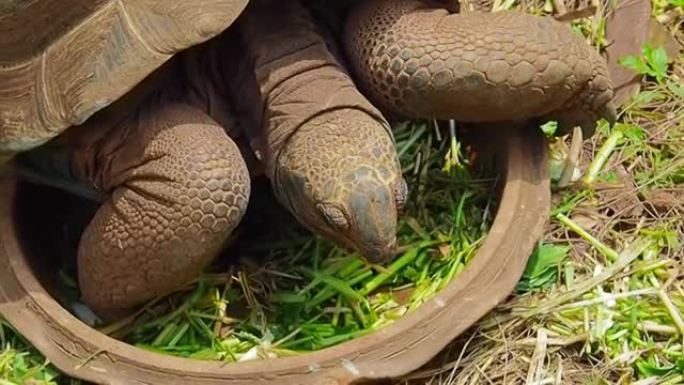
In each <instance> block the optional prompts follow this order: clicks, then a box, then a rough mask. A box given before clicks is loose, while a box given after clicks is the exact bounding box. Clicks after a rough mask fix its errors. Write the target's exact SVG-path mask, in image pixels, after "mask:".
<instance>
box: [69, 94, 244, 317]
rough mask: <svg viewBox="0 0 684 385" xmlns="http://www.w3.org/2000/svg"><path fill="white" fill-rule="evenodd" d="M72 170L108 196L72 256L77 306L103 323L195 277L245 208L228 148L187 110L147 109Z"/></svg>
mask: <svg viewBox="0 0 684 385" xmlns="http://www.w3.org/2000/svg"><path fill="white" fill-rule="evenodd" d="M84 147H85V148H84ZM72 164H73V168H74V170H75V173H76V174H78V175H79V176H80V177H81V179H82V180H86V181H88V182H89V183H92V185H93V186H95V187H96V189H98V190H101V193H105V197H106V198H105V200H104V203H103V204H102V206H101V207H100V208H99V210H98V211H97V213H96V215H95V217H94V218H93V219H92V221H91V222H90V224H89V225H88V227H87V228H86V230H85V232H84V234H83V236H82V238H81V242H80V246H79V252H78V265H79V281H80V287H81V292H82V295H83V299H84V302H85V303H86V304H88V305H89V306H90V307H91V308H92V309H93V310H94V311H95V312H96V313H98V315H100V316H104V317H105V318H111V316H113V315H114V314H118V313H121V312H122V311H126V310H128V309H130V308H131V307H133V306H136V305H139V304H142V303H144V302H145V301H148V300H150V299H153V298H154V297H156V296H161V295H165V294H168V293H169V292H171V291H173V290H174V289H176V288H178V287H180V286H182V285H183V284H185V283H187V282H188V281H190V280H192V279H193V278H195V277H197V275H199V274H200V272H201V271H202V269H204V268H205V267H206V266H207V265H208V264H209V263H210V262H211V261H212V260H213V258H214V257H215V256H216V255H217V254H218V253H219V252H220V250H221V248H222V247H223V246H224V244H225V243H226V241H227V239H228V237H229V236H230V234H231V232H232V231H233V230H234V228H235V227H236V226H237V224H238V223H239V222H240V220H241V219H242V216H243V214H244V212H245V210H246V207H247V202H248V199H249V193H250V180H249V173H248V170H247V167H246V165H245V162H244V160H243V159H242V157H241V155H240V152H239V150H238V148H237V146H236V145H235V143H234V142H233V141H232V140H231V139H230V138H229V137H228V136H227V134H226V131H225V130H224V128H223V127H221V126H219V125H218V124H217V123H216V122H214V121H213V120H212V119H211V118H210V117H209V116H207V115H206V114H205V113H204V112H202V111H200V110H198V109H196V108H194V107H191V106H188V105H184V104H174V103H164V102H163V101H153V102H151V103H149V104H148V105H146V106H145V107H143V108H140V109H139V112H138V113H136V114H135V115H133V116H131V117H129V118H127V119H126V120H125V121H123V123H121V124H119V125H117V126H115V127H114V128H112V129H111V130H108V131H107V132H106V133H105V134H104V135H103V137H102V138H99V139H97V140H94V141H92V140H91V143H89V144H87V145H86V146H81V148H79V151H74V160H73V163H72Z"/></svg>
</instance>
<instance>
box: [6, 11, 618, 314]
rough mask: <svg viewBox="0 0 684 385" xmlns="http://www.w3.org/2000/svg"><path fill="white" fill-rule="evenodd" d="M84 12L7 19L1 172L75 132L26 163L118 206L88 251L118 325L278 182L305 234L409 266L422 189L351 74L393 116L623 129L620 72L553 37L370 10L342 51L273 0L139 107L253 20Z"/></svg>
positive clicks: (529, 22) (96, 229)
mask: <svg viewBox="0 0 684 385" xmlns="http://www.w3.org/2000/svg"><path fill="white" fill-rule="evenodd" d="M72 3H73V4H71V3H70V4H66V5H65V4H60V5H62V7H60V8H59V9H60V10H62V9H68V12H63V13H61V11H60V13H59V15H60V18H61V19H59V20H64V22H62V23H54V20H48V17H49V16H51V14H52V13H55V12H54V9H53V8H50V7H49V5H46V4H50V3H41V5H38V3H29V4H28V5H22V4H24V3H19V2H16V3H13V4H14V5H12V6H11V7H10V9H9V11H7V10H4V11H3V12H4V18H5V19H8V20H9V23H3V27H2V28H7V31H3V32H6V33H3V34H2V36H3V39H6V40H5V41H2V40H0V44H2V45H0V47H2V48H5V47H7V48H8V49H7V50H4V51H3V52H8V53H6V54H4V56H5V57H0V60H3V61H4V62H5V63H10V65H6V66H5V67H3V68H2V69H0V80H1V81H2V83H1V84H3V85H4V84H7V85H9V87H4V86H3V89H2V90H0V98H1V99H0V122H1V124H2V126H0V153H5V154H9V153H12V152H16V151H26V150H30V149H32V148H34V147H37V146H40V145H42V144H43V143H45V142H46V141H48V140H50V139H52V138H54V137H56V136H57V135H59V134H60V133H62V132H63V131H65V130H66V128H69V127H71V128H70V129H69V130H68V131H66V132H64V134H63V135H60V136H59V137H58V138H56V139H53V140H51V141H50V143H48V144H45V145H42V146H41V147H39V148H38V149H36V150H32V151H30V152H29V153H26V154H25V156H23V157H21V158H22V159H21V160H22V161H23V164H25V165H28V166H30V168H31V169H32V170H33V171H35V172H36V173H34V174H33V175H34V176H37V177H38V178H39V179H42V181H44V182H48V183H53V184H56V185H59V186H62V187H65V186H66V187H67V188H72V189H74V190H78V191H86V192H88V193H93V192H95V194H96V195H97V196H98V197H99V198H100V199H101V200H102V206H101V207H100V209H99V211H98V212H97V214H96V215H95V217H94V218H93V220H92V222H91V223H90V224H89V226H88V227H87V229H86V231H85V233H84V234H83V236H82V239H81V245H80V248H79V279H80V282H81V290H82V292H83V296H84V300H85V301H86V303H88V304H89V305H90V306H91V307H92V308H93V309H95V310H96V311H97V312H98V313H100V314H101V315H113V314H116V313H118V312H119V311H121V310H125V309H127V308H129V307H131V306H134V305H137V304H140V303H141V302H144V301H145V300H148V299H150V298H152V297H154V296H158V295H162V294H164V293H167V292H168V291H170V290H172V289H174V288H175V287H177V286H178V285H179V284H181V283H183V282H185V281H187V280H189V279H191V278H193V277H194V276H196V275H197V274H199V272H200V270H201V269H202V268H204V267H205V266H206V265H207V264H208V263H209V262H210V261H211V260H212V259H213V258H214V257H215V256H216V255H217V254H218V252H219V250H220V249H221V248H222V247H223V246H224V244H225V242H226V241H227V239H228V237H229V235H230V234H231V232H232V231H233V229H234V228H235V226H236V225H237V224H238V222H239V221H240V219H241V217H242V214H243V213H244V210H245V207H246V205H247V202H248V199H249V193H250V185H249V179H250V176H249V172H250V171H252V172H255V171H258V168H259V165H263V166H264V168H265V171H266V174H267V176H269V178H270V179H271V181H272V184H273V187H274V191H275V194H276V196H278V198H279V200H280V201H281V202H282V203H283V204H284V205H285V206H286V207H287V208H288V209H290V211H291V212H292V213H293V214H294V215H295V216H296V217H297V218H298V219H299V220H300V221H301V222H302V223H303V224H304V225H305V226H307V227H309V228H311V229H312V230H314V231H316V232H318V233H320V234H323V235H325V236H327V237H328V238H330V239H332V240H334V241H336V242H337V243H339V244H341V245H343V246H347V247H350V248H353V249H356V250H359V251H360V252H361V253H362V254H364V255H365V256H366V257H367V258H368V259H370V260H373V261H381V260H385V259H386V258H387V257H388V256H390V255H391V254H392V250H393V248H394V245H395V234H394V231H395V228H396V221H397V215H398V213H399V212H400V211H401V206H402V204H403V200H404V199H405V196H406V186H405V183H404V182H403V180H402V178H401V175H400V171H399V170H400V167H399V165H398V161H397V156H396V153H395V151H394V149H393V146H392V135H391V132H390V130H389V125H388V123H387V121H386V120H385V118H384V117H383V115H382V114H381V113H380V112H379V111H378V110H377V109H376V108H375V107H374V106H373V105H371V103H369V102H368V100H367V99H366V98H365V97H364V96H363V95H362V94H361V93H359V92H358V91H357V90H356V88H355V86H354V83H353V82H352V80H351V78H350V77H349V75H348V74H347V72H346V71H345V69H344V65H343V63H346V62H348V63H349V67H350V68H351V71H352V73H354V75H355V78H356V79H357V80H358V82H359V84H360V86H361V89H362V90H363V91H364V92H366V93H367V94H368V96H369V97H370V99H371V101H372V102H373V103H376V104H377V105H378V106H379V107H381V108H382V111H383V112H385V113H393V114H398V115H404V116H408V117H420V118H439V119H459V120H465V121H475V122H490V121H506V120H523V119H548V118H557V119H559V121H560V122H561V128H562V130H563V129H567V127H568V126H569V125H574V124H576V123H578V124H581V125H582V127H583V128H584V129H585V130H586V131H588V132H591V131H592V130H593V127H594V125H595V121H596V120H597V119H598V118H599V117H606V118H608V119H613V115H614V109H613V108H612V105H611V104H610V99H611V97H612V87H611V85H610V79H608V77H607V75H606V69H605V62H604V61H603V60H602V59H601V58H600V57H599V56H598V54H596V53H595V52H593V51H591V49H590V47H589V46H588V45H586V44H585V43H584V42H582V41H581V40H579V38H578V37H576V36H573V32H572V31H571V30H570V29H569V28H568V27H566V26H563V25H561V24H560V23H558V22H556V21H554V20H550V19H545V18H537V17H532V16H526V15H525V16H523V14H519V13H514V12H513V13H501V14H498V15H497V14H463V15H450V14H449V13H448V11H446V10H445V9H443V8H442V7H440V6H437V5H435V4H431V5H427V3H425V2H420V1H418V0H402V1H389V0H369V1H363V2H361V4H359V5H357V6H355V7H354V9H353V10H352V11H351V14H350V16H349V17H347V18H346V19H345V20H344V21H343V22H344V23H345V29H344V36H342V41H343V47H344V50H337V48H336V42H335V41H333V39H331V38H330V36H329V35H327V34H326V33H325V32H323V29H322V28H321V26H320V25H317V24H316V23H315V20H314V19H312V18H311V17H310V15H308V12H307V11H306V10H305V8H304V7H302V6H301V4H298V3H299V1H297V0H291V1H285V2H280V1H269V0H263V1H262V0H257V1H252V2H251V4H250V6H248V7H247V11H245V12H244V15H243V17H242V18H241V20H240V21H239V22H238V24H237V25H235V26H234V27H235V28H230V29H229V31H227V33H224V34H221V36H218V37H216V38H214V39H212V41H210V42H208V43H207V44H204V45H202V46H198V47H195V48H193V49H190V50H187V51H185V52H183V53H182V54H181V55H176V56H177V57H176V58H174V60H171V61H169V62H168V63H167V64H166V65H164V66H163V68H162V70H161V71H157V72H158V74H159V77H158V78H155V77H154V76H151V77H148V78H147V79H146V82H147V84H145V83H143V84H141V85H140V86H139V87H138V88H136V90H133V92H128V93H127V91H129V90H131V89H132V88H133V86H135V85H136V84H137V83H139V82H140V81H142V79H143V78H145V77H146V76H147V75H149V74H150V73H152V71H154V70H155V69H157V68H158V67H159V66H161V65H162V64H163V63H164V62H165V61H167V60H168V59H169V58H170V57H171V55H173V54H175V53H177V52H179V51H181V50H183V49H185V48H188V47H189V46H191V45H195V44H198V43H201V42H203V41H205V40H208V39H209V38H211V37H214V36H216V35H218V34H219V33H220V32H222V31H223V30H224V29H226V28H227V27H228V26H229V24H231V22H232V21H234V20H235V19H236V18H237V15H238V14H239V13H240V11H241V10H242V9H243V8H244V7H245V3H246V1H243V2H235V1H224V2H221V1H213V2H208V1H202V2H199V1H198V2H192V1H191V2H189V3H188V2H186V3H184V4H182V5H179V4H176V3H173V4H171V3H164V2H161V1H157V2H153V1H145V2H131V3H130V4H129V3H128V2H125V1H101V2H98V3H96V4H91V3H87V2H85V1H76V0H74V1H72ZM68 5H71V7H68ZM36 15H37V16H39V17H36ZM283 15H287V17H284V16H283ZM29 21H30V22H29ZM41 22H42V23H43V24H38V25H34V24H33V23H41ZM48 22H50V23H51V24H50V27H51V28H53V29H54V30H53V29H49V28H48V29H46V31H49V32H46V33H45V34H38V35H37V38H35V37H34V38H32V39H28V38H27V34H28V33H29V32H28V31H27V30H28V29H30V30H34V29H36V28H37V27H41V28H42V27H45V26H47V25H48ZM497 25H503V26H505V28H504V27H497ZM7 26H9V27H7ZM19 26H27V27H30V28H27V29H26V30H25V29H23V28H20V27H19ZM238 27H239V28H238ZM17 31H26V32H24V35H22V34H21V33H20V32H17ZM189 31H191V33H190V32H189ZM5 36H8V37H9V38H7V37H5ZM25 40H28V41H29V42H30V43H31V44H27V45H25V46H22V47H24V48H23V49H22V48H20V44H19V41H25ZM560 43H562V44H564V45H559V44H560ZM339 51H344V52H345V53H346V55H345V54H342V53H340V52H339ZM583 55H585V56H586V57H582V56H583ZM124 94H126V95H125V96H124ZM119 98H121V99H120V100H118V101H117V102H116V103H113V102H114V101H116V100H117V99H119ZM112 103H113V104H112ZM110 104H111V105H110ZM105 107H107V108H105ZM103 108H104V110H102V111H100V112H99V113H97V114H96V115H95V116H92V117H91V115H93V114H94V113H95V112H96V111H98V110H100V109H103ZM235 112H237V114H236V116H237V119H233V118H232V116H233V115H234V113H235ZM235 122H238V124H235ZM253 155H254V156H253ZM74 185H76V186H77V187H76V188H74V187H73V186H74Z"/></svg>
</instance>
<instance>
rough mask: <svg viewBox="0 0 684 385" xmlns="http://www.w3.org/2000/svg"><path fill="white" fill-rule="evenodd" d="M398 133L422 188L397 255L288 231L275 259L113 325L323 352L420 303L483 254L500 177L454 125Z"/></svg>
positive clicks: (266, 348) (231, 356) (134, 334)
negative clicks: (371, 254) (369, 255)
mask: <svg viewBox="0 0 684 385" xmlns="http://www.w3.org/2000/svg"><path fill="white" fill-rule="evenodd" d="M444 136H446V137H444ZM395 138H396V141H397V149H398V151H399V153H400V158H401V162H402V166H403V172H404V175H405V177H406V181H407V183H408V184H409V189H410V197H409V201H408V206H407V209H406V212H405V215H404V216H403V218H402V220H401V221H400V225H399V241H400V245H401V253H400V254H399V255H398V256H397V257H396V258H395V259H394V260H393V261H392V262H391V263H389V264H387V265H385V266H372V265H369V264H367V263H366V262H364V261H362V260H361V259H360V258H358V256H356V255H353V254H350V253H349V252H346V251H344V250H341V249H338V248H336V247H333V246H332V245H330V244H329V243H328V242H326V241H324V240H322V239H320V238H316V237H312V236H300V237H293V238H288V239H287V241H286V242H283V241H282V239H281V240H280V241H279V242H274V243H272V244H262V245H259V246H260V247H261V248H262V249H268V250H269V252H270V254H271V255H272V256H273V258H270V259H268V260H267V261H266V262H264V263H263V264H258V266H256V267H253V268H249V267H248V266H239V267H233V268H231V269H229V271H227V272H224V273H220V274H205V275H203V276H202V277H201V278H200V279H198V280H197V281H196V282H195V283H193V284H192V285H190V286H189V287H187V288H186V289H185V290H183V291H181V292H178V293H176V294H174V295H172V296H169V297H167V298H164V299H160V300H157V301H155V302H154V303H152V304H150V305H148V306H146V307H145V308H144V309H143V310H141V311H140V312H138V313H137V314H136V315H133V316H131V317H129V318H128V319H126V320H122V321H120V322H117V323H115V324H111V325H108V326H105V327H104V328H102V329H101V331H103V332H104V333H107V334H110V335H112V336H115V337H116V338H119V339H122V340H124V341H126V342H129V343H131V344H134V345H136V346H138V347H141V348H144V349H149V350H152V351H155V352H159V353H165V354H173V355H178V356H182V357H188V358H196V359H204V360H222V361H227V362H237V361H246V360H251V359H264V358H274V357H283V356H288V355H296V354H301V353H306V352H311V351H316V350H319V349H323V348H326V347H329V346H333V345H336V344H339V343H342V342H344V341H348V340H351V339H353V338H356V337H359V336H362V335H365V334H368V333H371V332H373V331H376V330H378V329H379V328H382V327H384V326H386V325H388V324H390V323H392V322H393V321H395V320H397V319H398V318H400V317H401V316H403V315H404V314H406V313H407V312H411V311H413V310H414V309H416V308H417V307H418V306H420V304H421V303H423V302H425V301H426V300H428V299H430V298H431V297H432V296H433V295H434V294H435V293H437V292H438V291H439V290H441V289H443V288H444V287H445V286H446V285H447V284H448V283H449V282H451V280H452V279H454V277H456V276H457V275H458V274H459V273H460V272H461V271H462V270H463V269H464V268H465V266H466V265H467V264H468V262H469V261H470V260H471V258H472V257H473V256H474V255H475V253H476V251H477V250H478V247H479V246H480V244H481V243H482V241H483V240H484V238H485V236H486V234H487V231H488V229H489V225H490V223H491V219H492V218H491V216H492V212H493V211H494V210H493V208H491V206H492V205H493V204H494V203H495V202H493V201H492V197H493V196H494V195H493V193H492V192H493V188H494V184H495V183H494V182H495V181H494V179H492V178H491V177H490V178H484V177H479V178H478V177H477V176H476V175H473V173H474V171H472V169H471V168H470V167H469V166H468V164H467V163H468V162H467V161H465V160H464V159H463V157H462V151H461V148H460V147H461V145H460V143H459V142H458V141H457V140H456V138H455V134H454V129H453V127H452V128H451V131H450V132H448V133H446V134H444V135H443V134H442V133H441V132H440V131H439V130H438V129H437V128H436V126H434V125H433V124H430V123H421V122H415V123H407V124H402V125H400V126H398V127H396V128H395Z"/></svg>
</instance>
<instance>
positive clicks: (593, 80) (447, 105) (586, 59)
mask: <svg viewBox="0 0 684 385" xmlns="http://www.w3.org/2000/svg"><path fill="white" fill-rule="evenodd" d="M343 41H344V47H345V52H346V53H347V54H348V58H349V61H350V66H351V68H352V72H353V74H354V76H355V78H356V79H357V81H358V82H359V86H360V88H361V90H362V91H363V92H364V93H365V94H366V95H367V96H368V97H369V99H370V100H371V101H372V102H373V103H374V104H376V105H377V106H378V107H380V108H382V109H383V111H386V112H392V113H395V114H399V115H402V116H408V117H410V118H436V119H455V120H458V121H464V122H493V121H513V120H525V119H533V118H539V119H553V120H558V122H559V130H558V133H559V134H564V133H567V132H568V131H570V130H571V129H572V128H573V127H574V126H576V125H579V126H581V127H582V130H583V132H584V135H585V137H588V136H591V135H592V134H593V132H594V131H595V127H596V121H597V120H598V119H600V118H606V119H607V120H608V121H611V122H612V121H614V120H615V115H616V113H615V106H614V105H613V103H612V102H611V99H612V97H613V86H612V83H611V79H610V76H609V74H608V70H607V65H606V62H605V60H604V59H603V58H602V57H601V56H600V55H599V54H598V53H597V52H596V51H595V49H594V48H593V47H591V46H590V45H588V44H587V43H586V42H584V41H583V40H582V39H581V38H580V37H579V36H577V35H576V34H575V33H574V32H573V31H572V30H571V29H570V27H569V26H568V25H566V24H562V23H560V22H558V21H556V20H554V19H552V18H550V17H537V16H532V15H529V14H527V13H524V12H515V11H504V12H494V13H479V12H468V13H463V14H451V13H449V11H447V10H446V9H444V8H443V7H440V6H436V5H434V3H429V2H426V1H420V0H367V1H362V2H361V3H360V5H358V6H356V7H354V8H353V10H352V11H351V13H350V15H349V16H348V18H347V20H346V21H345V26H344V33H343Z"/></svg>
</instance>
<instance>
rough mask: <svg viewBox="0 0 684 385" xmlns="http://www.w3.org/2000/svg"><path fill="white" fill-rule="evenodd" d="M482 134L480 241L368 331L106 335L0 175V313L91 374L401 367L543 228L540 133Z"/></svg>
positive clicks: (441, 337) (453, 323) (502, 291)
mask: <svg viewBox="0 0 684 385" xmlns="http://www.w3.org/2000/svg"><path fill="white" fill-rule="evenodd" d="M492 137H493V138H494V139H489V138H492ZM489 138H488V139H487V141H489V142H490V144H495V145H496V147H495V148H497V149H498V150H497V152H496V154H497V156H496V158H497V164H498V165H499V166H500V169H501V186H500V187H501V188H500V194H499V204H498V210H497V213H496V216H495V219H494V222H493V224H492V227H491V230H490V232H489V234H488V235H487V238H486V240H485V242H484V244H483V245H482V246H481V248H480V249H479V251H478V252H477V255H476V256H475V257H474V259H473V260H472V261H471V263H470V264H469V265H468V266H467V267H466V269H465V270H464V271H463V272H461V274H460V275H459V276H458V277H456V278H455V279H454V281H453V282H452V283H451V284H449V285H448V286H447V287H446V288H445V289H444V290H442V291H441V292H440V293H438V294H437V295H436V296H435V297H433V298H432V299H431V300H429V301H427V302H426V303H424V304H423V305H422V306H421V307H420V308H418V309H417V310H415V311H414V312H412V313H410V314H408V315H406V316H404V317H402V318H401V319H400V320H397V321H396V322H394V323H393V324H391V325H390V326H387V327H385V328H383V329H381V330H379V331H377V332H375V333H373V334H370V335H367V336H364V337H360V338H358V339H355V340H352V341H349V342H346V343H343V344H340V345H337V346H334V347H330V348H327V349H324V350H321V351H318V352H316V353H311V354H306V355H301V356H295V357H287V358H279V359H271V360H268V361H251V362H244V363H231V364H226V363H221V362H213V361H199V360H191V359H184V358H178V357H173V356H167V355H161V354H156V353H152V352H149V351H145V350H142V349H139V348H135V347H133V346H131V345H128V344H126V343H124V342H121V341H118V340H115V339H112V338H110V337H108V336H106V335H104V334H101V333H99V332H97V331H96V330H94V329H92V328H90V327H89V326H87V325H86V324H84V323H82V322H81V321H80V320H78V319H77V318H76V317H74V316H73V315H72V314H71V313H69V312H68V311H67V310H66V309H64V308H63V307H62V306H61V305H60V304H59V303H58V302H57V301H56V300H55V299H54V298H53V297H52V296H51V295H50V294H49V291H47V290H46V287H47V286H46V284H45V283H44V282H43V281H41V280H40V279H39V278H38V276H39V274H36V273H35V272H34V270H32V265H33V264H32V263H31V260H32V258H35V257H36V256H32V255H29V254H30V253H31V252H30V251H29V249H30V248H28V247H25V246H26V245H25V244H22V241H21V239H23V238H21V237H19V235H20V234H19V231H18V229H17V225H16V221H15V215H16V213H15V211H16V210H15V207H16V204H15V194H16V189H17V183H16V182H15V181H14V180H13V179H11V178H9V179H8V178H5V179H4V180H2V181H0V314H1V315H2V317H4V318H5V319H7V320H8V321H9V322H10V323H11V324H12V325H13V326H14V327H15V328H16V329H17V330H18V331H19V332H20V333H22V334H23V335H24V336H25V337H26V338H27V339H28V340H29V341H30V342H31V343H32V344H33V345H34V346H35V347H36V348H37V349H38V350H39V351H40V352H41V353H42V354H44V355H45V356H46V357H47V358H48V359H49V360H50V361H51V362H52V364H54V365H55V366H56V367H57V368H59V369H60V370H61V371H63V372H65V373H67V374H68V375H70V376H73V377H77V378H81V379H84V380H86V381H90V382H95V383H99V384H195V385H208V384H217V385H218V384H222V385H246V384H262V385H266V384H279V385H290V384H291V385H295V384H296V385H308V384H311V385H314V384H316V385H323V384H352V383H353V384H358V383H366V382H373V381H374V380H383V379H388V378H393V377H397V376H401V375H404V374H406V373H409V372H411V371H413V370H415V369H417V368H419V367H420V366H422V365H423V364H425V363H426V362H427V361H429V360H430V359H431V358H433V357H434V356H435V355H436V354H437V353H439V352H440V351H441V350H442V349H443V348H444V347H445V346H446V345H447V344H449V342H451V341H452V340H453V339H454V338H456V337H457V336H458V335H459V334H461V333H463V332H464V331H465V330H466V329H467V328H468V327H470V326H471V325H473V324H474V323H475V322H477V321H478V320H479V319H480V318H481V317H482V316H484V315H485V314H486V313H487V312H489V311H490V310H491V309H493V308H494V307H495V306H496V305H497V304H499V303H500V302H501V301H503V300H504V299H505V298H506V297H507V296H508V295H509V294H510V293H511V292H512V290H513V288H514V286H515V284H516V283H517V281H518V280H519V279H520V277H521V275H522V272H523V270H524V268H525V265H526V262H527V258H528V256H529V255H530V253H531V252H532V250H533V247H534V246H535V243H536V242H537V241H538V239H539V238H540V236H541V234H542V230H543V225H544V223H545V221H546V219H547V217H548V211H549V201H550V186H549V177H548V172H547V157H548V154H547V143H546V141H545V138H544V137H543V136H542V134H541V132H540V130H539V129H537V128H535V129H521V130H499V131H498V132H497V133H496V135H493V136H491V137H489ZM42 257H43V259H45V258H46V257H48V258H49V257H52V256H49V255H48V256H42Z"/></svg>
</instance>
